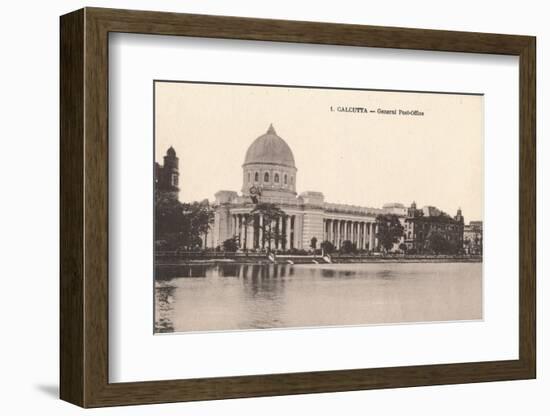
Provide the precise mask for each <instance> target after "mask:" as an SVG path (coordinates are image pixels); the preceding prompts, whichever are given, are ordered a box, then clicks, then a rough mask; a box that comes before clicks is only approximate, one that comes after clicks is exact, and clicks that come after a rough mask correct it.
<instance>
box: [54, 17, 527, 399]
mask: <svg viewBox="0 0 550 416" xmlns="http://www.w3.org/2000/svg"><path fill="white" fill-rule="evenodd" d="M60 30H61V40H60V41H61V44H60V47H61V50H60V53H61V58H60V66H61V79H60V80H61V91H60V102H61V104H60V107H61V108H60V110H61V120H60V130H61V201H60V202H61V247H60V251H61V257H60V262H61V269H60V279H61V284H60V296H61V301H60V344H61V346H60V361H61V363H60V376H61V386H60V396H61V398H62V399H63V400H66V401H68V402H71V403H74V404H76V405H79V406H82V407H101V406H115V405H131V404H146V403H163V402H178V401H191V400H214V399H226V398H239V397H257V396H270V395H288V394H304V393H321V392H338V391H351V390H364V389H379V388H397V387H410V386H426V385H439V384H454V383H475V382H487V381H499V380H518V379H530V378H535V375H536V325H535V323H536V321H535V319H536V318H535V311H536V304H535V299H536V297H535V264H536V258H535V253H536V179H535V174H536V169H535V160H536V150H535V127H536V122H535V121H536V120H535V106H536V97H535V50H536V46H535V45H536V43H535V38H534V37H530V36H516V35H500V34H485V33H467V32H452V31H437V30H421V29H403V28H393V27H376V26H361V25H345V24H329V23H313V22H297V21H284V20H264V19H254V18H240V17H223V16H206V15H190V14H177V13H164V12H148V11H130V10H114V9H100V8H85V9H81V10H78V11H75V12H72V13H69V14H67V15H64V16H62V17H61V20H60ZM110 32H127V33H141V34H152V35H153V34H154V35H173V36H191V37H205V38H225V39H245V40H261V41H277V42H297V43H311V44H330V45H346V46H358V47H361V46H368V47H379V48H395V49H415V50H429V51H447V52H468V53H480V54H503V55H514V56H518V57H519V66H520V79H519V102H520V106H519V109H518V111H519V120H520V129H519V137H520V141H519V155H520V159H519V160H520V178H519V179H520V181H519V184H520V185H519V190H517V191H518V192H519V201H520V207H519V222H520V223H519V230H520V241H519V248H520V252H519V270H518V273H519V359H518V360H507V361H491V362H472V363H457V364H443V365H441V364H438V365H415V366H406V367H390V368H366V369H354V370H338V371H319V372H306V373H288V374H265V375H252V376H237V377H216V378H203V379H181V380H170V381H147V382H135V383H109V379H108V360H109V354H108V287H109V284H108V282H109V276H108V223H109V216H108V171H109V166H108V141H109V138H108V66H109V62H108V35H109V33H110Z"/></svg>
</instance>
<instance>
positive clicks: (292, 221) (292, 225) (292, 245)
mask: <svg viewBox="0 0 550 416" xmlns="http://www.w3.org/2000/svg"><path fill="white" fill-rule="evenodd" d="M295 238H296V216H295V215H292V216H291V217H290V248H291V249H293V248H295V247H296V243H295V242H294V241H295Z"/></svg>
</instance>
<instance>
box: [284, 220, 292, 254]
mask: <svg viewBox="0 0 550 416" xmlns="http://www.w3.org/2000/svg"><path fill="white" fill-rule="evenodd" d="M290 223H291V219H290V216H287V217H286V218H285V250H288V249H289V248H290Z"/></svg>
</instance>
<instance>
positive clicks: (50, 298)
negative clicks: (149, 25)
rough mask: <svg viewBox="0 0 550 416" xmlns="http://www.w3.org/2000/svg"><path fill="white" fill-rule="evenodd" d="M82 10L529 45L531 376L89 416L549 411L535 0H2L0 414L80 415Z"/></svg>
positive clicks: (546, 40)
mask: <svg viewBox="0 0 550 416" xmlns="http://www.w3.org/2000/svg"><path fill="white" fill-rule="evenodd" d="M83 6H102V7H118V8H133V9H146V10H151V9H156V10H166V11H176V12H189V13H208V14H221V15H240V16H251V17H265V18H276V19H294V20H317V21H327V22H341V23H360V24H373V25H387V26H406V27H419V28H433V29H453V30H468V31H481V32H500V33H512V34H529V35H536V36H537V38H538V39H537V41H538V48H537V49H538V50H537V52H538V64H537V72H538V83H537V94H538V166H539V168H538V172H539V179H538V185H537V187H538V195H539V199H538V213H539V218H538V223H539V227H538V259H539V267H538V293H539V296H538V313H539V315H538V317H539V318H538V322H539V324H538V328H539V365H538V375H539V376H538V379H537V380H535V381H519V382H501V383H485V384H476V385H474V384H470V385H458V386H440V387H423V388H410V389H400V390H379V391H367V392H353V393H339V394H316V395H306V396H289V397H274V398H261V399H244V400H225V401H218V402H203V403H188V404H167V405H155V406H139V407H132V408H112V409H103V410H91V411H87V413H88V414H103V415H111V414H114V415H116V414H119V415H122V414H124V415H127V414H129V415H134V414H136V415H137V414H140V415H153V414H155V415H163V414H166V415H172V414H173V415H175V414H177V415H185V414H189V415H191V414H192V415H206V414H208V415H212V414H219V415H228V414H240V415H247V414H251V415H252V414H259V413H261V414H263V415H271V414H273V415H278V414H281V413H287V414H317V415H324V414H327V415H329V414H335V413H336V414H338V413H339V414H366V413H367V412H368V413H373V414H376V413H379V412H383V413H384V414H388V415H392V414H407V415H416V414H421V415H423V416H427V415H438V416H439V415H442V414H444V415H464V414H467V413H469V414H475V415H481V414H499V415H516V414H529V415H545V414H548V409H549V408H550V399H549V398H548V393H547V392H548V390H549V388H550V360H548V359H546V354H545V351H544V349H545V346H546V344H547V343H546V340H547V333H545V332H543V331H542V328H543V325H544V324H545V320H546V318H547V314H548V308H546V307H545V305H544V303H545V300H550V293H549V290H548V288H549V287H550V286H549V285H547V284H545V281H544V277H545V276H544V272H545V270H544V269H543V262H544V259H543V253H544V247H545V246H544V243H546V245H548V244H550V243H548V237H547V236H548V235H549V234H550V227H549V225H548V224H549V222H548V221H546V220H545V218H543V216H542V212H543V210H544V209H545V208H546V209H548V205H549V204H548V192H546V194H543V192H542V191H543V186H544V183H545V182H546V181H545V179H548V178H547V177H548V171H549V169H547V168H545V167H544V166H543V165H544V164H545V163H550V154H549V153H550V146H549V145H548V144H547V143H545V138H546V137H545V132H544V130H543V120H544V118H545V117H544V116H545V106H544V103H545V101H547V99H549V98H550V89H548V82H547V79H546V77H545V72H546V73H548V71H549V70H550V67H548V68H546V67H545V61H546V60H547V58H548V57H549V56H550V45H549V44H550V26H548V19H547V17H548V11H547V10H546V7H545V6H546V4H545V2H540V1H535V0H524V1H522V2H510V1H498V2H497V1H487V2H479V1H471V0H463V1H461V2H459V3H457V2H453V3H446V2H440V1H422V0H418V1H410V0H393V1H392V2H382V1H379V2H372V3H367V2H360V1H357V2H353V1H348V0H340V1H338V2H335V1H323V2H320V1H316V2H306V1H302V2H298V1H287V0H279V1H272V2H269V3H268V2H257V1H252V0H249V1H247V0H234V1H232V2H226V3H222V2H219V1H215V0H203V1H199V0H194V1H151V0H149V1H146V0H133V1H131V0H125V1H111V2H107V1H91V0H90V1H89V2H82V1H69V0H52V1H49V2H38V1H35V2H31V1H19V2H5V4H3V9H2V14H1V15H0V31H1V37H0V39H1V40H0V42H1V46H2V47H1V51H2V54H1V56H2V61H1V65H0V73H1V77H0V86H1V87H0V114H1V118H0V121H1V124H0V126H1V130H0V131H1V135H0V137H1V140H0V143H1V146H2V147H1V151H0V169H1V175H0V181H1V182H0V184H1V190H2V203H1V204H0V211H1V212H0V244H1V246H0V253H1V254H0V270H1V272H0V276H1V278H2V280H3V285H2V287H1V289H0V319H1V323H2V326H1V330H2V343H1V344H0V345H1V346H0V391H1V392H2V394H1V396H2V399H1V400H0V409H1V413H3V414H27V413H29V414H32V413H31V412H33V411H34V412H35V413H38V412H40V413H41V414H55V415H71V414H79V413H80V412H83V411H82V410H81V409H79V408H77V407H75V406H72V405H69V404H67V403H64V402H61V401H59V400H58V399H57V395H58V387H57V386H58V269H59V268H58V253H59V252H58V236H59V233H58V228H59V223H58V208H59V204H58V192H59V186H58V183H59V180H58V175H59V169H58V164H59V146H58V132H59V128H58V125H59V123H58V114H59V113H58V105H59V100H58V95H59V93H58V89H59V75H58V74H59V72H58V71H59V65H58V62H59V34H58V32H59V20H58V16H59V15H61V14H64V13H67V12H69V11H71V10H74V9H77V8H80V7H83ZM545 87H546V88H545ZM545 177H546V178H545ZM545 199H546V201H545Z"/></svg>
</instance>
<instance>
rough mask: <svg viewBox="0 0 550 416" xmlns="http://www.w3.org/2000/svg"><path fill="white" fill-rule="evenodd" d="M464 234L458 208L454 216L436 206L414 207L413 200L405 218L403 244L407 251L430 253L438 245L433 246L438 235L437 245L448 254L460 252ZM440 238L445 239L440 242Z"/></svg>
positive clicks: (462, 219) (462, 220) (460, 213)
mask: <svg viewBox="0 0 550 416" xmlns="http://www.w3.org/2000/svg"><path fill="white" fill-rule="evenodd" d="M463 234H464V217H463V216H462V211H461V210H460V208H459V209H458V211H457V213H456V216H455V217H454V218H453V217H451V216H450V215H448V214H446V213H444V212H442V211H441V210H439V209H437V208H436V207H432V206H425V207H423V208H422V209H417V208H416V203H415V202H413V203H412V204H411V206H410V208H409V209H408V212H407V218H405V245H406V246H407V251H408V252H416V253H418V254H423V253H431V252H433V251H434V249H435V250H436V251H437V249H439V248H440V247H437V248H436V247H433V246H432V245H433V244H434V243H435V242H437V238H436V235H437V237H439V245H440V246H442V247H443V250H444V251H446V252H448V253H449V254H458V253H460V252H462V245H463V241H462V240H463ZM441 238H442V239H444V240H445V242H444V243H441Z"/></svg>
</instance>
